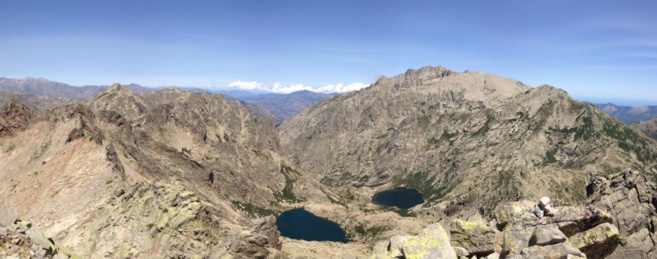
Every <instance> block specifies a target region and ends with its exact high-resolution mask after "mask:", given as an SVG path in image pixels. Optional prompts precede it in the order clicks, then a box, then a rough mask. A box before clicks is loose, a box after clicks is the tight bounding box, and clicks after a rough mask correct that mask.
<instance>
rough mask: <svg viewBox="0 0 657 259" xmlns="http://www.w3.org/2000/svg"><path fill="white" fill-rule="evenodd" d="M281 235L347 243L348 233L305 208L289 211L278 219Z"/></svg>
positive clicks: (307, 239) (277, 223) (277, 225)
mask: <svg viewBox="0 0 657 259" xmlns="http://www.w3.org/2000/svg"><path fill="white" fill-rule="evenodd" d="M276 227H278V231H280V232H281V235H282V236H284V237H289V238H292V239H300V240H306V241H333V242H342V243H347V242H348V241H349V240H347V237H346V233H345V232H344V230H342V228H340V226H339V225H338V224H336V223H335V222H332V221H330V220H326V219H323V218H320V217H317V216H315V215H313V214H312V213H310V212H308V211H306V210H304V209H303V208H299V209H293V210H288V211H286V212H283V213H281V215H280V216H278V218H277V219H276Z"/></svg>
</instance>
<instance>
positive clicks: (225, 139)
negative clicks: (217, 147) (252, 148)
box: [224, 132, 230, 142]
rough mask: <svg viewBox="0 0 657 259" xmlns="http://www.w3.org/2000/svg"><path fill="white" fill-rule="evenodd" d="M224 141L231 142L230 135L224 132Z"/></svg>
mask: <svg viewBox="0 0 657 259" xmlns="http://www.w3.org/2000/svg"><path fill="white" fill-rule="evenodd" d="M224 141H225V142H230V137H229V136H228V133H226V132H224Z"/></svg>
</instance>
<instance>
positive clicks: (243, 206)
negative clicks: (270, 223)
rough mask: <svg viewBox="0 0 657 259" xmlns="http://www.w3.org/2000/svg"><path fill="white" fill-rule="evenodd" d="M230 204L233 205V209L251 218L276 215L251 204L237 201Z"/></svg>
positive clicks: (274, 212) (271, 211)
mask: <svg viewBox="0 0 657 259" xmlns="http://www.w3.org/2000/svg"><path fill="white" fill-rule="evenodd" d="M232 203H233V205H235V207H237V208H239V209H240V210H241V211H243V212H244V213H245V214H246V215H247V216H249V217H251V218H260V217H264V216H269V215H276V214H277V213H276V211H273V210H268V209H263V208H260V207H257V206H255V205H253V204H251V203H242V202H239V201H232Z"/></svg>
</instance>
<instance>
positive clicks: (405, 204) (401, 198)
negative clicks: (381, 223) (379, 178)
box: [372, 188, 424, 209]
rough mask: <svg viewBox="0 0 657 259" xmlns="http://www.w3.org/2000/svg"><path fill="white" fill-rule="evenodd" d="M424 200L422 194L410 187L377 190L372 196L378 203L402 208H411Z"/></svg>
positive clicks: (375, 202)
mask: <svg viewBox="0 0 657 259" xmlns="http://www.w3.org/2000/svg"><path fill="white" fill-rule="evenodd" d="M423 202H424V199H423V198H422V194H421V193H420V192H418V191H417V190H415V189H409V188H394V189H390V190H385V191H381V192H377V193H375V194H374V196H372V203H374V204H376V205H383V206H391V207H392V206H394V207H397V208H400V209H409V208H412V207H413V206H415V205H418V204H422V203H423Z"/></svg>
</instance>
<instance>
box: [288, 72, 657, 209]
mask: <svg viewBox="0 0 657 259" xmlns="http://www.w3.org/2000/svg"><path fill="white" fill-rule="evenodd" d="M279 135H280V137H281V143H282V145H283V149H284V150H285V152H286V154H287V155H288V156H289V158H290V159H291V160H293V161H294V162H295V163H296V164H297V165H298V166H299V167H300V168H302V169H303V171H305V172H308V173H311V174H313V175H312V176H313V177H315V178H316V179H317V180H320V181H321V183H323V184H325V185H328V186H351V187H361V186H368V187H378V186H381V185H384V186H383V187H380V188H384V187H385V188H388V187H391V186H392V187H394V186H406V187H411V188H415V189H417V190H419V191H420V192H422V193H423V195H424V198H425V201H426V202H425V204H424V206H425V207H435V208H437V209H438V210H439V211H441V212H444V214H446V215H448V216H459V215H461V216H463V215H468V214H471V213H479V214H483V215H490V213H491V212H492V211H493V209H494V208H495V206H496V205H497V204H499V202H502V201H516V200H521V199H537V198H538V197H540V196H541V195H546V196H550V197H554V198H555V199H556V200H559V201H562V202H567V203H573V204H578V203H581V202H583V201H584V200H585V199H586V188H585V187H586V184H587V182H588V181H589V177H590V175H591V174H593V175H610V174H613V173H618V172H620V171H621V170H624V169H632V170H634V171H637V172H640V173H641V174H645V175H647V176H649V177H648V178H649V179H652V180H653V181H654V179H655V175H657V171H656V169H655V162H656V161H657V160H656V159H657V148H656V147H655V143H654V142H653V141H652V140H650V139H648V138H647V137H645V136H644V135H643V134H640V133H638V132H637V131H635V130H633V129H631V128H629V127H627V126H625V125H624V124H623V123H621V122H619V121H617V120H615V119H613V118H611V117H609V116H608V115H606V114H604V113H602V112H600V111H599V110H597V109H596V108H595V107H594V106H593V105H591V104H588V103H584V102H578V101H575V100H573V99H572V98H571V97H569V96H568V94H567V93H566V92H565V91H563V90H560V89H557V88H554V87H551V86H546V85H544V86H540V87H536V88H532V87H529V86H527V85H524V84H523V83H521V82H519V81H515V80H511V79H506V78H501V77H498V76H495V75H491V74H485V73H480V72H472V71H465V72H463V73H459V72H454V71H451V70H448V69H445V68H443V67H424V68H422V69H419V70H408V71H407V72H406V73H405V74H401V75H398V76H394V77H392V78H387V77H382V78H380V79H379V80H378V81H377V82H376V83H374V84H373V85H371V86H369V87H368V88H366V89H363V90H361V91H358V92H352V93H347V94H343V95H339V96H335V97H331V98H327V99H325V100H323V101H321V102H319V103H316V104H314V105H312V106H311V107H309V108H308V109H306V110H305V111H303V112H302V113H301V114H299V115H297V116H296V117H294V118H292V119H289V120H287V121H285V122H284V123H283V124H282V125H281V126H280V127H279Z"/></svg>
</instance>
